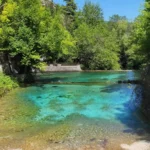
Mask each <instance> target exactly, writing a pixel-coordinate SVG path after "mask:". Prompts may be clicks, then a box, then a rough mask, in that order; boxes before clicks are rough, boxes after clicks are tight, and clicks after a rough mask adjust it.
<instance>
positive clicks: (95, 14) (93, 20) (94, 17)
mask: <svg viewBox="0 0 150 150" xmlns="http://www.w3.org/2000/svg"><path fill="white" fill-rule="evenodd" d="M83 18H84V20H85V22H86V23H87V24H88V25H97V24H99V23H100V22H101V21H103V20H104V18H103V12H102V9H101V8H100V6H99V5H98V4H93V3H92V2H90V1H87V2H86V3H85V5H84V7H83Z"/></svg>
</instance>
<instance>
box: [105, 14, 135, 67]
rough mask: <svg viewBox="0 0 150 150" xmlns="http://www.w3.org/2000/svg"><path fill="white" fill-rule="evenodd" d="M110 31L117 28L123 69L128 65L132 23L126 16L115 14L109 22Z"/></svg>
mask: <svg viewBox="0 0 150 150" xmlns="http://www.w3.org/2000/svg"><path fill="white" fill-rule="evenodd" d="M108 26H109V29H110V31H113V30H115V32H116V34H117V43H118V46H119V47H120V64H121V68H122V69H127V67H128V55H127V53H126V52H127V50H128V46H129V37H130V34H131V31H132V23H130V22H128V20H127V18H126V17H125V16H119V15H113V16H112V17H110V20H109V22H108Z"/></svg>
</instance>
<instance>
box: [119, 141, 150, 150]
mask: <svg viewBox="0 0 150 150" xmlns="http://www.w3.org/2000/svg"><path fill="white" fill-rule="evenodd" d="M121 148H122V150H150V142H147V141H138V142H134V143H133V144H131V145H127V144H121Z"/></svg>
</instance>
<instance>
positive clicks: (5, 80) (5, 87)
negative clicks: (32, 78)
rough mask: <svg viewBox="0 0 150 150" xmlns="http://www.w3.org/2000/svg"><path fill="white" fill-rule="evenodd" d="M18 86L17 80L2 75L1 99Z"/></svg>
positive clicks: (0, 80)
mask: <svg viewBox="0 0 150 150" xmlns="http://www.w3.org/2000/svg"><path fill="white" fill-rule="evenodd" d="M18 86H19V85H18V83H17V81H16V80H15V79H13V78H11V77H9V76H6V75H4V74H3V73H0V97H1V96H2V95H4V94H5V93H7V92H8V91H11V90H12V89H14V88H17V87H18Z"/></svg>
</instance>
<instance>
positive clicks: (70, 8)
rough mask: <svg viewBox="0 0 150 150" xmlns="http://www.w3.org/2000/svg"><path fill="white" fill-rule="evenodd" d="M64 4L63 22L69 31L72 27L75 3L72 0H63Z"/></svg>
mask: <svg viewBox="0 0 150 150" xmlns="http://www.w3.org/2000/svg"><path fill="white" fill-rule="evenodd" d="M64 1H65V2H66V6H65V7H64V14H65V24H66V28H67V29H68V30H69V31H70V32H71V31H72V30H73V29H74V22H75V15H76V9H77V6H76V3H75V2H74V0H64Z"/></svg>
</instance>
